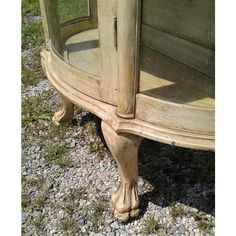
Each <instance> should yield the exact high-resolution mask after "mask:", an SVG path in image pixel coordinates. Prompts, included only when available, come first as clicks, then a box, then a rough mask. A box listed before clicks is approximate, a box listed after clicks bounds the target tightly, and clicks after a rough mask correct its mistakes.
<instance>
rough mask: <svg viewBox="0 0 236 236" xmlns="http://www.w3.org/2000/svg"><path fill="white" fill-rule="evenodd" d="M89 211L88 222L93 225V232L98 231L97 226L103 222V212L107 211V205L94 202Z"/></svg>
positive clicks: (101, 202) (102, 202) (103, 202)
mask: <svg viewBox="0 0 236 236" xmlns="http://www.w3.org/2000/svg"><path fill="white" fill-rule="evenodd" d="M90 209H91V210H92V213H91V215H90V220H91V222H92V223H93V224H94V230H98V226H99V224H100V223H101V222H102V221H103V212H104V211H105V210H106V209H107V204H106V202H105V201H99V202H95V201H94V202H93V203H92V205H91V207H90Z"/></svg>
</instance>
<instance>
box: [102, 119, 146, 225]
mask: <svg viewBox="0 0 236 236" xmlns="http://www.w3.org/2000/svg"><path fill="white" fill-rule="evenodd" d="M101 126H102V132H103V135H104V138H105V140H106V143H107V145H108V147H109V149H110V151H111V153H112V155H113V157H114V158H115V160H116V162H117V165H118V168H119V172H120V179H121V182H120V185H119V187H118V189H117V191H116V192H115V193H114V194H113V196H112V209H113V212H114V215H115V217H116V218H117V219H118V220H119V221H122V222H126V221H127V220H128V219H129V217H132V218H133V217H137V216H138V215H139V199H138V192H137V180H138V147H139V145H140V143H141V140H142V138H141V137H139V136H136V135H133V134H117V133H116V132H114V130H112V129H111V127H110V126H108V125H107V124H106V123H105V122H102V125H101Z"/></svg>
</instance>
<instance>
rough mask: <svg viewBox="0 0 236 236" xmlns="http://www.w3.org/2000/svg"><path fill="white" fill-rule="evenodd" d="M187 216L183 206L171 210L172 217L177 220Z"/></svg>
mask: <svg viewBox="0 0 236 236" xmlns="http://www.w3.org/2000/svg"><path fill="white" fill-rule="evenodd" d="M185 214H186V212H185V209H184V207H183V206H182V205H179V204H178V205H174V206H172V207H171V208H170V215H171V217H172V218H173V219H174V220H175V219H176V218H177V217H184V216H185Z"/></svg>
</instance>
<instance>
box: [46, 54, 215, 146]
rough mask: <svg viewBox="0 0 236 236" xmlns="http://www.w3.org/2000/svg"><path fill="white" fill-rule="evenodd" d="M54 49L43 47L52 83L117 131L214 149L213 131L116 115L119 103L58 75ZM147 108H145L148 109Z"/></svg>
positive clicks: (47, 71)
mask: <svg viewBox="0 0 236 236" xmlns="http://www.w3.org/2000/svg"><path fill="white" fill-rule="evenodd" d="M53 54H54V53H53V51H50V52H49V51H47V50H43V51H42V52H41V58H42V59H41V61H42V66H43V68H44V71H45V73H46V75H47V77H48V79H49V80H50V81H51V83H52V85H53V86H54V87H55V88H56V89H57V90H58V92H59V93H61V94H63V96H64V97H65V98H67V99H68V100H69V101H71V102H72V103H73V104H75V105H77V106H79V107H81V108H83V109H86V110H88V111H90V112H92V113H93V114H95V115H97V116H98V117H100V118H101V119H102V120H103V121H104V122H105V123H106V124H108V125H109V126H110V127H111V128H112V129H113V130H114V131H115V132H116V133H118V134H119V133H132V134H135V135H138V136H142V137H145V138H149V139H152V140H156V141H159V142H163V143H167V144H172V145H173V144H174V145H176V146H182V147H187V148H195V149H201V150H214V144H215V138H214V134H213V133H209V134H206V133H196V132H193V131H189V130H176V129H173V128H169V127H166V126H163V125H162V124H152V123H150V122H147V121H144V120H140V119H138V118H137V117H135V119H122V118H120V117H118V116H117V115H116V106H113V105H109V104H106V103H104V102H101V101H99V100H97V99H94V98H92V97H91V96H88V95H85V94H84V93H82V92H80V91H79V90H77V89H75V88H74V86H73V85H71V84H69V83H67V82H65V80H63V79H62V78H61V76H59V75H58V70H57V67H53V66H52V61H53V57H54V56H55V55H53ZM144 111H145V110H144Z"/></svg>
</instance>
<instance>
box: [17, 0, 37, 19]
mask: <svg viewBox="0 0 236 236" xmlns="http://www.w3.org/2000/svg"><path fill="white" fill-rule="evenodd" d="M21 12H22V16H25V15H27V14H31V15H34V16H37V15H40V7H39V1H38V0H22V3H21Z"/></svg>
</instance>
